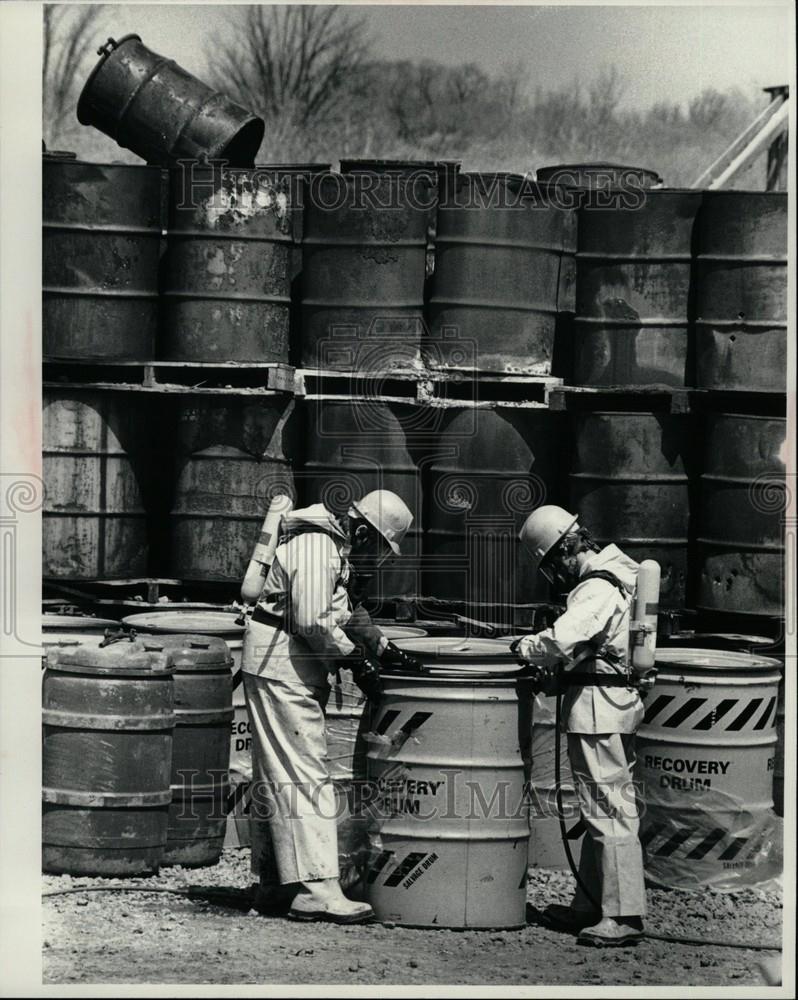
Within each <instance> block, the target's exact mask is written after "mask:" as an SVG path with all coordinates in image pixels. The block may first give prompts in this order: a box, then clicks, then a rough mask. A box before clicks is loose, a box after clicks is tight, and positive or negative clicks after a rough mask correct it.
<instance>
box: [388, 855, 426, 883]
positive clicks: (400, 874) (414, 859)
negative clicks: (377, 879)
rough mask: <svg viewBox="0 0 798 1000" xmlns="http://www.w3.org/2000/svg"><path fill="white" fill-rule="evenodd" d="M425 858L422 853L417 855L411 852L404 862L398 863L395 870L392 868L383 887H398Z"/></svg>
mask: <svg viewBox="0 0 798 1000" xmlns="http://www.w3.org/2000/svg"><path fill="white" fill-rule="evenodd" d="M426 856H427V855H426V853H424V852H422V853H418V852H416V851H412V852H411V853H410V854H408V855H407V857H406V858H405V859H404V861H400V862H399V864H398V865H397V866H396V868H394V870H393V871H392V872H391V874H390V875H389V876H388V878H386V879H385V881H384V882H383V885H384V886H387V887H388V888H392V887H393V886H397V885H399V883H400V882H402V881H403V880H404V879H405V878H407V876H408V875H409V874H410V872H412V870H413V869H414V868H415V867H416V865H419V864H421V862H422V861H423V860H424V858H426Z"/></svg>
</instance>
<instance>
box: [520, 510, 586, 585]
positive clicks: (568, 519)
mask: <svg viewBox="0 0 798 1000" xmlns="http://www.w3.org/2000/svg"><path fill="white" fill-rule="evenodd" d="M576 522H577V518H576V514H569V513H568V511H567V510H563V509H562V507H557V506H556V505H555V504H546V505H544V506H543V507H538V509H537V510H533V511H532V513H531V514H530V515H529V517H528V518H527V519H526V521H524V526H523V528H521V531H520V533H519V536H518V537H519V538H520V539H521V544H522V545H523V546H524V548H525V549H526V550H527V552H528V553H529V555H530V557H531V559H532V564H533V566H534V568H535V569H537V568H538V567H539V566H540V564H541V563H542V562H543V560H544V559H545V558H546V556H547V555H548V554H549V552H551V550H552V549H553V548H554V546H555V545H556V544H557V542H559V541H560V540H561V539H563V538H565V536H566V535H567V534H568V532H569V531H570V530H571V529H572V528H574V527H577V528H578V527H579V525H578V524H577V523H576Z"/></svg>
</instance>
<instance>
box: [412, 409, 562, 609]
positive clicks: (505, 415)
mask: <svg viewBox="0 0 798 1000" xmlns="http://www.w3.org/2000/svg"><path fill="white" fill-rule="evenodd" d="M559 429H560V422H559V419H558V417H556V416H555V415H553V414H551V413H549V412H546V411H542V410H522V409H510V408H504V409H498V408H497V409H494V410H479V409H477V410H474V409H451V410H449V411H447V412H446V414H445V418H444V423H443V426H442V428H441V431H440V434H439V436H438V438H437V442H436V451H437V454H438V457H435V456H433V458H432V460H431V462H430V463H429V466H428V471H427V474H426V476H425V493H426V496H427V515H426V520H425V529H424V577H423V593H424V595H425V596H427V597H436V598H441V599H443V600H450V601H458V602H463V601H464V602H466V603H470V604H484V605H504V604H526V603H529V602H530V601H535V600H542V599H545V597H546V589H545V581H543V580H542V579H541V578H540V576H539V574H537V573H535V572H533V570H532V568H531V566H530V565H529V560H528V559H527V558H526V557H525V555H524V553H523V550H522V549H521V545H520V542H519V540H518V532H519V531H520V530H521V526H522V525H523V523H524V521H525V520H526V518H527V517H528V515H529V513H530V512H531V511H532V510H534V509H535V507H538V506H539V505H540V504H543V503H557V502H559V492H560V487H559V473H558V457H560V456H561V454H562V450H561V445H562V440H563V435H562V434H561V433H560V434H558V431H559ZM558 437H559V446H558Z"/></svg>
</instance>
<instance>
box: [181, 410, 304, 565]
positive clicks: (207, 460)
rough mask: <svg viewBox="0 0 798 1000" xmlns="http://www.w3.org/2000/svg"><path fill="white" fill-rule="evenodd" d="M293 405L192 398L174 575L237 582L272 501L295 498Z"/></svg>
mask: <svg viewBox="0 0 798 1000" xmlns="http://www.w3.org/2000/svg"><path fill="white" fill-rule="evenodd" d="M292 410H293V400H289V401H288V402H285V401H284V400H283V399H282V398H281V397H271V398H264V399H260V400H258V401H255V402H253V401H251V400H250V399H247V398H246V397H228V398H226V399H224V400H220V399H218V398H215V397H214V398H207V397H204V398H194V399H191V397H185V401H184V402H182V403H181V404H180V408H179V413H178V419H177V431H176V433H177V438H176V446H175V454H176V469H175V478H174V489H173V501H172V510H171V514H170V555H169V567H170V573H171V574H172V575H173V576H175V577H176V578H178V579H183V580H206V581H209V580H218V581H227V582H231V583H233V582H234V583H236V584H238V583H239V582H240V581H241V579H242V578H243V574H244V572H245V571H246V567H247V563H248V562H249V558H250V555H251V553H252V547H253V546H254V544H255V542H256V541H257V538H258V534H259V531H260V526H261V524H262V523H263V518H264V516H265V512H266V511H267V510H268V507H269V503H270V502H271V498H272V497H273V496H275V495H276V494H277V493H288V494H290V495H293V473H292V471H291V464H290V459H289V456H288V454H287V453H286V448H287V442H288V438H289V434H288V431H287V429H286V423H287V421H288V418H289V416H290V414H291V412H292Z"/></svg>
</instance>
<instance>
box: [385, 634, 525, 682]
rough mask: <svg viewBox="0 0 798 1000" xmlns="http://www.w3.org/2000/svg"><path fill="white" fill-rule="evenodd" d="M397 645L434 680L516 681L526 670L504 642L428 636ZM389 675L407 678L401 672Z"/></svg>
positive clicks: (394, 671) (405, 640)
mask: <svg viewBox="0 0 798 1000" xmlns="http://www.w3.org/2000/svg"><path fill="white" fill-rule="evenodd" d="M396 645H397V646H398V647H399V649H403V650H405V651H406V652H408V653H410V654H412V655H413V656H416V657H418V659H420V660H421V661H422V662H423V663H424V664H425V665H426V666H427V667H428V668H429V675H430V676H433V677H466V678H467V677H482V678H490V677H497V678H498V677H514V676H517V675H518V674H519V673H521V671H522V670H523V669H524V668H523V667H522V666H521V665H520V664H519V663H517V662H516V660H515V658H514V657H513V655H512V653H511V652H510V643H509V642H508V641H506V640H504V639H466V638H457V637H455V638H452V637H446V638H435V637H434V636H425V637H424V638H423V639H399V640H398V641H397V642H396ZM389 673H391V674H397V675H401V676H407V675H406V674H403V673H402V671H401V670H391V671H389ZM411 676H414V677H417V676H418V675H417V674H413V675H411ZM422 676H423V675H422Z"/></svg>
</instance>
